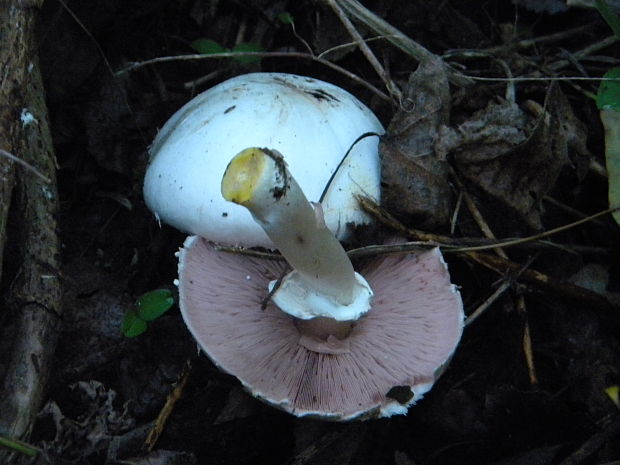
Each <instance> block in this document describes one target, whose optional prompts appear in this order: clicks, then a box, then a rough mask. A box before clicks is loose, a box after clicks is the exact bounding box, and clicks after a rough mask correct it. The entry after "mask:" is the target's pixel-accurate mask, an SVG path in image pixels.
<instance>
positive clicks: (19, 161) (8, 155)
mask: <svg viewBox="0 0 620 465" xmlns="http://www.w3.org/2000/svg"><path fill="white" fill-rule="evenodd" d="M0 155H2V156H3V157H6V158H8V159H9V160H11V161H14V162H15V163H17V164H18V165H19V166H22V167H23V168H26V170H28V171H30V172H31V173H33V174H34V175H36V176H37V177H38V178H39V179H41V180H42V181H44V182H45V183H47V184H49V183H50V182H52V181H51V179H50V178H48V177H47V176H45V175H44V174H43V173H41V172H40V171H39V170H38V169H36V168H35V167H34V166H32V165H31V164H29V163H26V162H25V161H24V160H22V159H21V158H19V157H16V156H15V155H13V154H12V153H9V152H7V151H6V150H3V149H0Z"/></svg>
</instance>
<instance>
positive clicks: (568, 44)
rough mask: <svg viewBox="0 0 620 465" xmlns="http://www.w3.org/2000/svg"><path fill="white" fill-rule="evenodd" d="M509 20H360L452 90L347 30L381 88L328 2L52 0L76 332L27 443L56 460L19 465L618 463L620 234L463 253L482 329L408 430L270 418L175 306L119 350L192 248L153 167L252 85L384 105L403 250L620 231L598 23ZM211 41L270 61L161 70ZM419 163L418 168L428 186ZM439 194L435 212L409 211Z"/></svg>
mask: <svg viewBox="0 0 620 465" xmlns="http://www.w3.org/2000/svg"><path fill="white" fill-rule="evenodd" d="M514 3H517V5H515V4H513V3H512V2H510V1H504V0H497V1H487V2H480V1H470V0H464V1H459V2H455V1H452V2H450V1H442V2H424V1H407V2H404V1H398V0H388V1H382V2H379V1H374V0H368V1H366V2H365V4H364V6H365V7H366V8H368V9H369V10H371V11H372V12H374V13H375V14H376V15H377V16H378V17H380V18H383V19H384V20H385V21H387V22H388V23H390V24H391V25H392V26H394V27H396V28H397V29H398V30H400V31H401V32H402V33H403V34H404V35H405V36H407V37H409V38H410V39H412V40H414V41H415V42H417V43H418V44H420V45H422V46H423V47H425V48H426V49H428V50H429V51H430V52H432V53H433V54H435V56H436V57H440V58H442V59H443V62H445V63H448V64H449V65H450V69H451V70H452V71H450V72H448V73H446V70H445V68H444V67H443V66H439V67H437V66H435V67H433V66H428V67H426V68H424V69H422V68H423V67H419V62H418V61H417V60H416V59H414V58H413V57H412V56H411V55H410V54H407V53H406V52H405V51H403V50H402V49H399V48H398V47H397V46H396V45H394V44H393V43H391V42H390V40H389V38H390V37H389V36H387V37H386V35H385V34H381V33H377V32H376V31H373V30H372V28H371V27H370V26H368V25H364V24H362V23H361V22H360V21H353V23H354V25H355V27H356V29H357V30H358V31H359V32H360V33H361V34H362V36H363V37H364V38H368V39H371V38H372V40H369V41H368V42H367V43H368V46H369V47H370V49H371V50H372V52H373V53H374V55H375V57H376V58H377V64H378V66H379V68H381V69H382V71H383V75H382V76H381V75H379V73H378V72H377V69H376V67H373V65H372V64H371V63H370V62H369V60H368V57H367V56H366V55H365V54H364V53H362V52H361V51H360V50H359V49H357V48H356V47H355V46H354V45H351V43H352V39H351V36H350V35H349V32H348V31H347V29H346V28H345V27H344V26H343V24H342V22H341V21H340V20H339V18H338V16H337V15H335V14H334V11H333V9H332V8H330V7H329V3H328V2H325V3H321V2H310V1H308V0H302V1H300V2H291V1H288V0H276V1H266V0H240V1H228V2H218V1H213V2H207V1H201V0H151V1H148V2H145V1H140V0H90V1H87V2H86V1H78V0H76V1H65V2H60V1H57V0H48V1H46V2H45V3H44V5H43V8H42V9H41V11H40V13H39V24H38V35H37V37H38V44H39V58H40V61H41V68H42V73H43V78H44V85H45V89H46V94H47V105H48V109H49V114H50V121H51V127H52V139H53V143H54V148H55V152H56V157H57V160H58V189H59V199H60V216H59V224H60V231H59V234H60V240H61V244H62V249H61V254H62V276H63V280H62V288H63V298H62V307H63V318H62V329H61V333H60V338H59V342H58V347H57V350H56V352H55V361H54V366H53V369H52V375H51V378H50V380H49V385H48V389H47V396H46V402H45V405H44V407H43V409H42V411H41V413H40V414H39V416H38V419H37V421H36V423H35V425H34V428H33V430H32V434H31V435H30V438H29V439H28V442H29V443H30V444H32V445H34V446H35V447H37V448H39V449H41V450H42V451H43V452H42V453H40V454H39V455H38V457H37V458H34V459H27V460H26V459H25V458H23V459H20V463H59V464H60V463H69V462H72V463H80V464H120V463H132V464H147V463H148V464H182V463H183V464H184V463H188V464H189V463H199V464H226V465H243V464H252V465H256V464H270V465H278V464H299V465H343V464H351V465H378V464H385V465H389V464H395V465H413V464H417V465H435V464H451V465H452V464H453V465H457V464H494V465H500V464H511V465H521V464H523V465H525V464H537V465H547V464H548V465H551V464H605V463H607V464H611V463H615V464H618V463H620V440H619V439H618V438H620V410H619V409H618V406H617V405H615V404H614V402H613V401H612V400H611V399H610V396H609V395H608V394H607V389H608V388H609V387H611V386H614V385H618V384H620V338H618V334H620V331H619V327H620V313H619V305H620V259H619V257H620V253H619V252H620V250H619V249H620V241H619V239H620V234H619V232H620V230H619V228H618V225H617V224H616V223H614V221H613V219H612V218H611V216H610V215H606V216H601V217H599V218H597V219H595V220H592V221H588V222H586V223H584V224H581V225H579V226H576V227H573V228H570V229H566V230H563V231H560V232H558V233H557V234H554V235H553V236H550V237H545V238H544V239H543V240H537V241H531V242H528V243H527V244H521V245H520V246H518V247H505V248H503V249H502V251H501V252H500V256H499V258H498V259H495V260H494V258H495V257H496V255H495V253H494V252H493V251H489V250H486V251H484V253H482V252H481V256H480V257H478V258H476V255H474V254H471V253H470V254H468V253H466V252H463V253H452V254H446V261H447V262H448V265H449V269H450V273H451V276H452V281H453V282H454V283H455V284H457V285H458V286H459V287H460V291H461V294H462V297H463V301H464V304H465V309H466V314H467V315H471V314H472V313H473V312H475V311H476V310H477V309H484V311H483V312H482V313H481V314H480V315H478V316H477V318H476V319H475V321H473V320H472V321H471V324H468V325H467V327H466V328H465V330H464V334H463V338H462V340H461V343H460V345H459V346H458V348H457V350H456V352H455V354H454V357H453V359H452V361H451V363H450V365H449V366H448V368H447V370H446V371H445V373H444V374H443V376H442V377H441V378H440V379H439V380H438V381H437V383H436V385H435V386H434V388H433V389H432V390H431V391H430V392H429V393H428V394H426V395H425V397H424V399H423V400H421V401H420V402H419V403H418V404H416V405H415V406H413V407H412V408H411V409H410V411H409V414H408V415H407V416H397V417H392V418H387V419H378V420H369V421H365V422H350V423H331V422H324V421H320V420H313V419H303V418H296V417H294V416H292V415H290V414H287V413H285V412H281V411H279V410H276V409H274V408H272V407H270V406H268V405H265V404H263V403H261V402H260V401H258V400H255V399H254V398H252V397H251V396H250V395H249V394H247V393H246V392H245V391H244V390H243V388H242V386H241V385H240V383H239V382H238V380H236V379H235V378H234V377H231V376H229V375H226V374H223V373H221V372H220V371H218V369H217V368H216V367H215V366H214V365H213V364H212V363H211V362H210V361H209V359H208V358H207V357H205V356H204V355H202V354H197V349H196V344H195V342H194V341H193V339H192V337H191V335H190V333H189V332H188V331H187V329H186V327H185V324H184V322H183V320H182V317H181V315H180V313H179V311H178V309H177V308H176V306H175V307H173V309H172V310H170V311H169V312H167V313H166V314H165V315H164V316H162V317H161V318H159V319H157V320H156V321H154V322H152V323H151V324H150V325H149V328H148V330H147V331H146V332H145V333H144V334H142V335H140V336H138V337H135V338H127V337H125V336H124V335H123V334H122V332H121V322H122V319H123V316H124V314H125V313H126V312H127V311H128V310H129V309H130V308H131V307H132V304H133V302H134V301H135V299H136V298H137V297H138V296H139V295H141V294H143V293H145V292H147V291H150V290H152V289H158V288H170V289H174V286H173V280H174V279H175V278H176V273H177V264H176V258H175V255H174V253H175V252H176V251H177V250H178V248H179V247H180V246H181V245H182V243H183V239H184V235H183V234H182V233H180V232H178V231H176V230H174V229H172V228H170V227H168V226H166V225H162V226H160V225H159V224H158V223H157V222H156V221H155V219H154V217H153V215H152V214H151V213H150V212H149V211H148V210H147V208H146V207H145V205H144V201H143V199H142V180H143V177H144V172H145V169H146V165H147V161H148V147H149V145H150V144H151V142H152V140H153V138H154V137H155V135H156V133H157V131H158V129H159V128H161V126H162V125H163V124H164V122H165V121H166V120H167V119H168V118H169V117H170V116H171V115H172V114H173V113H174V111H176V110H177V109H178V108H180V107H181V106H182V105H183V104H184V103H185V102H187V101H188V100H190V99H191V98H192V97H193V96H194V95H196V94H197V93H199V92H202V91H204V90H206V89H208V88H209V87H212V86H213V85H215V84H217V83H219V82H221V81H223V80H225V79H227V78H230V77H233V76H235V75H238V74H242V73H248V72H256V71H272V72H287V73H294V74H299V75H305V76H312V77H315V78H318V79H322V80H325V81H328V82H332V83H335V84H337V85H339V86H341V87H343V88H345V89H347V90H348V91H349V92H351V93H352V94H354V95H355V96H356V97H358V98H359V99H360V100H361V101H362V102H364V103H365V104H366V105H367V106H369V107H370V108H371V109H372V110H373V111H374V112H375V113H376V114H377V116H378V117H379V119H380V120H381V122H382V123H383V124H384V126H385V127H386V128H388V129H387V130H388V132H387V135H386V136H385V138H384V140H382V144H381V147H382V156H383V163H384V192H383V200H384V201H383V204H382V205H381V207H382V208H383V210H384V211H385V212H389V213H390V214H392V215H394V216H395V217H396V218H397V219H398V221H399V222H401V223H402V224H404V225H405V226H406V227H409V228H416V229H418V230H424V231H425V232H426V233H428V234H435V235H441V236H442V237H446V236H448V237H450V238H451V239H452V240H453V241H455V242H456V243H463V244H465V238H468V240H471V239H472V238H476V239H488V237H489V236H488V235H485V233H484V232H482V230H481V225H482V224H485V225H486V226H487V227H488V230H490V231H492V232H493V234H494V235H495V237H496V238H500V239H501V238H514V237H528V236H531V235H534V234H537V233H540V232H544V231H549V230H552V229H554V228H557V227H560V226H562V225H566V224H569V223H572V222H575V221H577V220H579V219H581V218H584V217H587V216H589V215H592V214H595V213H597V212H599V211H602V210H605V209H607V208H608V200H607V181H606V178H605V173H604V168H603V167H604V165H605V158H604V132H603V127H602V125H601V121H600V117H599V111H598V110H597V108H596V104H595V102H594V100H593V99H592V98H591V94H592V93H594V94H595V93H596V90H597V87H598V85H599V82H598V81H596V80H587V79H584V80H578V79H565V78H568V77H571V78H596V77H601V76H602V75H603V74H604V73H605V72H606V71H607V70H608V69H609V68H611V67H612V66H618V63H619V61H620V54H619V53H618V52H619V49H618V44H617V42H614V41H613V40H610V39H609V38H610V37H611V36H612V32H611V30H610V29H609V27H608V26H607V24H606V23H605V21H604V20H603V19H602V18H601V16H600V15H599V13H598V12H597V11H596V10H595V9H588V8H567V7H566V6H565V5H564V4H563V2H562V1H560V0H548V1H544V2H543V1H523V0H522V1H519V2H514ZM533 8H534V9H533ZM536 10H538V11H536ZM199 39H208V40H211V41H214V42H212V43H210V42H204V40H203V42H202V43H203V45H204V44H205V43H207V44H211V45H209V47H216V46H218V45H219V46H221V47H222V49H233V48H234V47H235V46H238V44H240V43H241V44H244V45H242V47H243V46H246V47H249V48H246V49H250V50H255V51H261V52H264V54H263V55H262V56H260V57H256V56H250V57H247V56H246V57H245V58H246V59H239V58H219V59H217V58H213V57H205V58H203V59H181V58H179V59H176V60H171V61H167V62H162V63H151V64H148V63H146V62H147V60H149V59H152V58H156V57H173V56H180V55H189V54H194V53H197V52H196V50H195V47H196V44H197V43H196V42H195V41H197V40H199ZM192 44H193V45H194V48H193V47H192ZM342 44H349V46H346V47H338V46H339V45H342ZM211 50H215V49H214V48H211ZM327 50H329V51H330V52H329V53H327V54H325V55H321V58H320V59H317V57H318V56H319V55H320V54H321V53H322V52H324V51H327ZM273 52H277V54H274V53H273ZM325 61H329V62H330V63H333V64H335V65H336V67H330V66H327V65H326V64H325ZM136 64H140V65H139V66H136ZM416 70H419V71H420V72H419V73H418V74H417V75H416V74H412V73H414V71H416ZM345 71H346V72H345ZM422 73H425V74H424V75H422ZM452 73H453V74H452ZM350 74H354V75H356V76H357V77H358V78H359V79H352V78H351V76H350ZM459 76H461V78H459ZM463 76H469V78H467V79H464V78H462V77H463ZM507 78H514V79H507ZM448 82H449V85H448ZM386 83H390V86H389V87H388V86H387V85H386ZM366 84H370V85H371V86H370V87H369V86H368V85H366ZM444 84H445V85H444ZM438 101H439V102H442V104H441V105H442V107H441V109H440V111H438V109H437V108H436V107H434V106H433V105H434V103H436V102H438ZM411 103H414V105H412V107H408V104H411ZM437 114H441V117H440V118H436V115H437ZM396 136H398V137H399V138H398V140H397V138H396ZM403 140H404V142H403ZM398 144H404V145H398ZM429 144H430V145H429ZM403 146H407V147H418V148H420V147H425V148H426V149H427V150H428V151H429V153H431V155H430V156H431V157H432V158H433V163H432V167H430V168H429V165H424V164H423V163H422V164H418V163H417V162H416V161H415V158H416V157H412V156H411V153H410V152H408V151H407V150H401V148H402V147H403ZM412 159H413V162H412ZM437 165H438V166H439V168H438V167H437ZM412 185H414V187H411V186H412ZM427 191H432V192H435V193H439V194H435V195H430V196H428V197H423V202H418V201H416V200H415V198H417V197H416V196H417V195H420V196H421V195H423V194H419V192H427ZM470 200H471V202H470ZM379 224H380V226H379V227H380V228H384V229H385V231H386V232H389V231H391V229H390V228H389V227H388V226H387V225H385V224H383V223H379ZM401 234H402V232H401ZM418 238H419V237H415V235H414V234H411V235H410V237H409V239H412V240H415V239H418ZM461 239H462V240H463V241H462V242H459V241H460V240H461ZM359 241H362V239H361V238H360V239H359ZM470 243H471V242H470ZM526 245H527V246H526ZM485 257H486V258H485ZM11 259H12V257H11V254H10V253H9V254H7V257H6V258H5V262H6V263H5V264H4V269H5V273H6V272H8V273H10V271H11V270H15V269H16V265H15V263H12V262H11ZM497 260H499V261H497ZM7 286H8V285H7V284H6V283H5V284H3V291H6V290H7ZM485 302H486V303H487V304H488V305H486V304H485ZM188 366H191V367H190V368H187V367H188ZM175 386H177V387H179V389H178V390H177V391H176V394H178V399H177V400H176V403H175V404H174V405H173V407H172V410H171V412H170V415H169V416H168V417H167V419H166V421H165V423H162V426H163V430H162V432H161V435H160V436H159V437H158V438H157V440H156V441H154V442H153V443H152V444H151V447H150V448H149V447H145V445H144V444H145V441H146V438H147V435H148V433H149V431H151V430H152V428H153V427H154V425H155V422H156V419H157V418H158V416H159V415H160V413H161V411H162V408H163V407H164V404H165V403H166V399H167V398H169V396H170V395H171V394H172V393H173V390H174V388H175ZM181 388H182V389H181ZM150 449H152V450H150Z"/></svg>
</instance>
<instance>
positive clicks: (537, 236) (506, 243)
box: [449, 207, 620, 252]
mask: <svg viewBox="0 0 620 465" xmlns="http://www.w3.org/2000/svg"><path fill="white" fill-rule="evenodd" d="M616 210H620V207H615V208H608V209H607V210H603V211H600V212H598V213H595V214H594V215H590V216H588V217H586V218H582V219H580V220H577V221H574V222H572V223H568V224H565V225H563V226H559V227H557V228H553V229H550V230H548V231H545V232H541V233H539V234H534V235H533V236H528V237H523V238H517V239H510V240H507V241H499V242H496V243H495V244H489V245H478V246H472V247H460V248H458V247H457V248H451V249H449V251H450V252H473V251H479V250H488V249H492V248H495V247H508V246H513V245H517V244H523V243H525V242H531V241H535V240H538V239H542V238H543V237H548V236H552V235H553V234H557V233H559V232H562V231H566V230H568V229H572V228H574V227H576V226H579V225H581V224H584V223H588V222H590V221H592V220H594V219H595V218H599V217H601V216H604V215H608V214H609V213H612V212H615V211H616Z"/></svg>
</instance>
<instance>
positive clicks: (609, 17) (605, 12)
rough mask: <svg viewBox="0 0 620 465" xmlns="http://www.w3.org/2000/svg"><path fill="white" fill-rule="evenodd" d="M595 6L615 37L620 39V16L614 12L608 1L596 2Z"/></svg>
mask: <svg viewBox="0 0 620 465" xmlns="http://www.w3.org/2000/svg"><path fill="white" fill-rule="evenodd" d="M595 5H596V9H597V10H598V12H599V13H600V14H601V16H602V17H603V19H604V20H605V22H606V23H607V25H608V26H609V27H610V28H611V30H612V31H613V33H614V35H615V36H616V37H617V38H618V39H620V18H618V15H617V14H616V13H614V10H612V9H611V7H610V6H609V3H607V1H606V0H595Z"/></svg>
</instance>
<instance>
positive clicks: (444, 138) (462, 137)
mask: <svg viewBox="0 0 620 465" xmlns="http://www.w3.org/2000/svg"><path fill="white" fill-rule="evenodd" d="M575 121H578V120H576V118H575V117H574V115H572V111H571V109H570V105H568V103H567V102H566V97H565V96H564V94H563V93H562V91H561V90H560V88H559V86H557V85H552V86H551V87H550V89H549V92H548V93H547V98H546V102H545V108H544V110H543V111H542V112H541V115H540V116H539V117H538V118H534V117H532V116H529V115H527V114H526V113H525V112H524V111H523V110H522V109H521V108H520V107H519V106H518V105H517V104H515V103H514V102H509V101H502V102H499V103H497V102H491V103H489V105H487V107H486V108H485V109H484V110H481V111H479V112H477V113H476V114H474V115H473V116H472V117H471V118H470V119H469V120H467V121H466V122H465V123H463V124H461V125H460V126H459V127H458V128H456V129H450V128H444V129H443V130H442V131H441V136H440V138H439V139H438V141H437V145H436V150H437V152H438V153H444V154H445V153H448V152H450V153H451V154H452V156H453V157H454V161H455V163H456V167H457V169H458V172H459V173H460V175H461V176H463V178H465V179H466V180H467V181H468V182H469V183H470V184H473V185H475V186H476V187H477V188H479V189H481V190H482V191H483V192H485V193H487V194H489V196H490V197H491V198H490V199H487V200H488V202H487V200H485V199H482V204H483V206H484V205H485V204H487V205H486V206H487V210H490V208H489V207H491V205H492V202H493V201H499V202H500V203H501V204H503V205H505V206H507V207H509V209H510V210H511V211H508V212H507V211H498V210H497V208H495V212H494V213H495V214H497V215H498V216H501V218H503V221H504V220H505V218H507V217H509V216H512V217H514V218H515V219H517V220H518V222H519V223H525V225H526V226H527V227H528V228H531V229H535V230H538V229H540V228H541V227H542V224H541V219H540V216H541V205H540V203H541V199H542V198H543V196H544V195H545V194H546V193H547V192H548V191H549V190H550V189H551V188H552V187H553V186H554V184H555V182H556V179H557V177H558V175H559V173H560V170H561V169H562V167H563V166H564V165H565V164H566V162H567V161H568V152H569V146H572V147H576V148H577V150H578V151H579V150H582V149H583V148H584V147H585V144H582V143H581V142H582V141H583V139H581V137H580V136H579V135H577V133H578V132H579V131H578V128H577V126H576V123H575ZM491 208H492V207H491ZM502 210H503V209H502Z"/></svg>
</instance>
